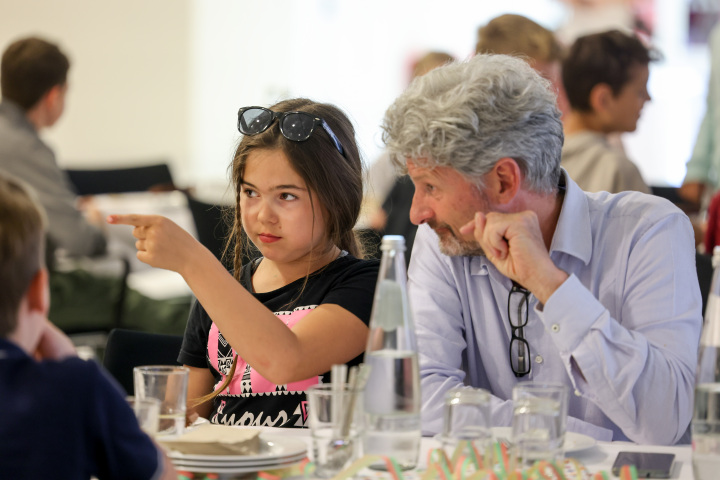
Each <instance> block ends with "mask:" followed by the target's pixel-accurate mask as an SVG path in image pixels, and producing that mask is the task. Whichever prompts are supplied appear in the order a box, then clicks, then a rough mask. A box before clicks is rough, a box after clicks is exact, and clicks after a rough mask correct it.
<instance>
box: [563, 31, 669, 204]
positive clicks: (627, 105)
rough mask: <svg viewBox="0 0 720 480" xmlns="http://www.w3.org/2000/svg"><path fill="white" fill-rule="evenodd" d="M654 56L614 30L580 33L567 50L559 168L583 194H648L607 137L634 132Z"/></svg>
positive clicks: (647, 96) (634, 168)
mask: <svg viewBox="0 0 720 480" xmlns="http://www.w3.org/2000/svg"><path fill="white" fill-rule="evenodd" d="M655 55H656V54H655V52H654V51H652V50H650V49H648V48H647V47H646V46H645V45H644V44H643V43H642V42H641V41H640V40H639V39H638V38H637V37H636V36H635V35H633V34H627V33H623V32H621V31H619V30H610V31H607V32H601V33H595V34H591V35H585V36H583V37H580V38H578V39H577V40H576V41H575V43H574V44H573V45H572V46H571V47H570V50H569V51H568V54H567V56H566V58H565V60H564V61H563V65H562V75H563V83H564V85H565V91H566V92H567V97H568V100H569V102H570V107H571V110H570V113H568V114H567V116H566V117H565V118H564V119H563V125H564V128H565V144H564V146H563V150H562V166H563V167H564V168H565V169H566V170H567V172H568V174H569V175H570V177H572V179H573V180H575V181H576V182H577V184H578V185H579V186H580V188H582V189H583V190H586V191H588V192H599V191H607V192H610V193H617V192H622V191H625V190H636V191H639V192H643V193H650V189H649V187H648V186H647V184H646V183H645V181H644V180H643V178H642V175H641V173H640V170H638V168H637V166H635V164H634V163H632V161H630V159H629V158H628V157H627V156H626V155H625V152H624V151H622V150H620V149H618V148H616V147H615V146H614V145H611V143H610V142H609V141H608V139H607V136H608V135H610V134H616V133H624V132H633V131H635V129H636V127H637V121H638V119H639V118H640V113H641V111H642V108H643V106H644V105H645V102H647V101H649V100H650V94H649V93H648V91H647V82H648V77H649V75H650V70H649V67H648V65H649V63H650V61H651V60H653V59H655Z"/></svg>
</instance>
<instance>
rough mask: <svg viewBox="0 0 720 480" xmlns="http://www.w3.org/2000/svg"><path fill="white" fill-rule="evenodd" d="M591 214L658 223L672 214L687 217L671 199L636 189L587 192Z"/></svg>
mask: <svg viewBox="0 0 720 480" xmlns="http://www.w3.org/2000/svg"><path fill="white" fill-rule="evenodd" d="M585 195H586V196H587V199H588V208H589V211H590V215H591V216H598V215H600V216H602V217H604V218H606V219H609V220H612V219H623V218H625V219H628V218H629V219H636V221H637V222H638V223H640V222H650V223H656V222H657V221H659V220H661V219H663V218H668V217H672V216H677V215H679V216H683V217H686V215H685V213H683V211H682V210H680V209H679V208H678V207H677V206H675V205H674V204H673V203H672V202H670V201H669V200H667V199H665V198H662V197H658V196H656V195H650V194H646V193H640V192H635V191H626V192H620V193H614V194H613V193H608V192H596V193H590V192H585Z"/></svg>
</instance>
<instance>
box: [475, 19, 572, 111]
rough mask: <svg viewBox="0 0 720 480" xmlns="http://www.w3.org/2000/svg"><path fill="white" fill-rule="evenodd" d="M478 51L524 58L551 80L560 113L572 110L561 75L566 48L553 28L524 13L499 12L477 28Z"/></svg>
mask: <svg viewBox="0 0 720 480" xmlns="http://www.w3.org/2000/svg"><path fill="white" fill-rule="evenodd" d="M475 53H477V54H482V53H486V54H503V55H513V56H519V57H521V58H523V59H524V60H526V61H527V62H528V63H529V64H530V66H531V67H533V68H534V69H535V70H536V71H537V72H538V73H539V74H540V75H542V76H543V77H545V78H546V79H548V80H550V83H551V84H552V86H553V88H554V89H555V93H556V94H557V104H558V108H559V109H560V113H562V114H563V115H564V114H566V113H567V112H568V111H569V110H570V106H569V104H568V102H567V97H566V95H565V90H564V88H563V84H562V80H561V75H560V70H561V62H562V59H563V57H564V54H565V48H564V47H563V45H562V44H561V43H560V42H559V41H558V40H557V38H556V36H555V34H554V33H553V32H552V31H550V30H548V29H547V28H545V27H543V26H542V25H540V24H538V23H536V22H534V21H532V20H530V19H529V18H527V17H523V16H522V15H515V14H510V13H508V14H505V15H500V16H499V17H495V18H493V19H492V20H490V21H489V22H488V23H487V24H485V25H483V26H482V27H480V28H479V29H478V31H477V44H476V45H475Z"/></svg>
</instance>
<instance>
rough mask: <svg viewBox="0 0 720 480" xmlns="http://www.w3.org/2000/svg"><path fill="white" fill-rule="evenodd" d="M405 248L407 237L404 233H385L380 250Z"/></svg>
mask: <svg viewBox="0 0 720 480" xmlns="http://www.w3.org/2000/svg"><path fill="white" fill-rule="evenodd" d="M400 249H402V250H403V251H404V250H405V237H403V236H402V235H383V237H382V243H381V244H380V250H400Z"/></svg>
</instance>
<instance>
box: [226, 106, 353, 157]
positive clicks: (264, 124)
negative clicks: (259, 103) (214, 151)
mask: <svg viewBox="0 0 720 480" xmlns="http://www.w3.org/2000/svg"><path fill="white" fill-rule="evenodd" d="M276 118H277V119H278V123H279V125H280V133H282V135H283V137H285V138H287V139H288V140H292V141H293V142H304V141H305V140H307V139H308V138H310V135H312V133H313V132H314V131H315V127H317V126H322V127H323V128H324V129H325V131H326V132H327V134H328V135H330V139H331V140H332V141H333V143H334V144H335V148H337V150H338V152H340V155H342V156H343V157H344V156H345V151H344V150H343V147H342V145H341V144H340V140H338V138H337V136H335V133H333V131H332V129H331V128H330V126H329V125H328V124H327V122H326V121H325V120H323V119H322V118H319V117H316V116H315V115H311V114H309V113H306V112H273V111H272V110H268V109H267V108H263V107H245V108H241V109H240V110H238V130H239V131H240V133H242V134H243V135H257V134H259V133H262V132H264V131H265V130H267V129H268V128H269V127H270V125H272V123H273V122H274V121H275V119H276Z"/></svg>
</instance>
